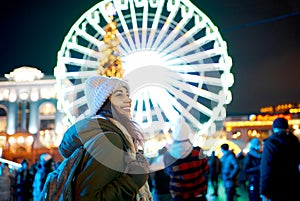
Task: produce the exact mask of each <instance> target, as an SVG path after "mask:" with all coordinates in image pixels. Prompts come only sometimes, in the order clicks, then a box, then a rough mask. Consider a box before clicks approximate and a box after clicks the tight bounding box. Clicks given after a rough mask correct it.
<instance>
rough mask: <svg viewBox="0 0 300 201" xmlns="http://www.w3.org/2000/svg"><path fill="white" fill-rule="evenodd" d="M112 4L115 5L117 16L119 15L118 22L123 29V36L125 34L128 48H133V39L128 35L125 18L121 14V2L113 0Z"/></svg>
mask: <svg viewBox="0 0 300 201" xmlns="http://www.w3.org/2000/svg"><path fill="white" fill-rule="evenodd" d="M114 4H115V5H116V6H115V9H116V11H117V13H118V17H119V20H120V22H121V24H122V27H123V29H124V33H125V36H126V39H127V41H128V43H129V46H130V48H131V49H132V50H135V49H136V48H135V45H134V42H133V39H132V38H131V35H130V32H129V29H128V26H127V23H126V20H125V18H124V16H123V13H122V10H121V7H122V6H121V3H120V2H119V1H116V0H114ZM124 5H125V3H124Z"/></svg>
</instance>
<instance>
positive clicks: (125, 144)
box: [59, 76, 152, 201]
mask: <svg viewBox="0 0 300 201" xmlns="http://www.w3.org/2000/svg"><path fill="white" fill-rule="evenodd" d="M85 84H86V86H85V95H86V98H87V105H88V107H89V111H90V116H89V117H88V118H85V119H83V120H80V121H78V122H76V123H75V124H74V125H72V126H71V127H70V128H69V129H68V130H67V131H66V133H65V135H64V137H63V140H62V142H61V144H60V146H59V150H60V152H61V154H62V155H63V156H64V157H69V156H70V155H71V154H72V153H73V151H74V150H75V149H76V148H78V147H80V146H84V147H85V149H86V151H85V153H84V157H83V159H82V161H81V164H80V166H79V168H78V169H79V170H78V169H77V170H76V171H77V176H76V178H74V182H73V184H74V186H73V189H74V194H73V196H74V200H116V201H121V200H151V199H152V198H151V193H150V192H149V190H148V185H147V183H146V181H147V179H148V173H147V172H148V164H147V161H146V160H145V158H144V157H143V155H142V154H140V153H139V151H138V147H139V148H140V147H141V148H142V145H143V144H142V133H141V131H140V130H139V129H138V127H137V125H136V124H135V123H134V122H133V121H132V120H131V118H130V107H131V99H130V98H129V94H128V93H129V86H128V84H127V83H126V82H125V81H123V80H120V79H117V78H108V77H103V76H93V77H90V78H88V79H87V81H86V83H85Z"/></svg>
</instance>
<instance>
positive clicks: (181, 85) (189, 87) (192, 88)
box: [168, 79, 220, 114]
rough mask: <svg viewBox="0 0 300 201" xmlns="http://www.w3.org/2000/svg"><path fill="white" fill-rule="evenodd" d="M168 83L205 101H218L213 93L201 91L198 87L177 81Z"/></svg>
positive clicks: (218, 97) (217, 97)
mask: <svg viewBox="0 0 300 201" xmlns="http://www.w3.org/2000/svg"><path fill="white" fill-rule="evenodd" d="M168 83H169V84H171V85H172V86H174V87H177V88H179V89H184V90H185V91H187V92H190V93H192V94H196V95H198V96H200V97H203V98H206V99H208V100H211V101H214V102H217V101H218V100H219V99H220V96H219V95H218V94H215V93H213V92H210V91H207V90H204V89H201V88H199V87H195V86H193V85H189V84H187V83H184V82H179V81H177V80H174V79H173V80H170V81H169V82H168ZM180 93H181V92H180ZM185 96H186V95H185ZM186 103H188V102H186ZM207 114H208V113H207Z"/></svg>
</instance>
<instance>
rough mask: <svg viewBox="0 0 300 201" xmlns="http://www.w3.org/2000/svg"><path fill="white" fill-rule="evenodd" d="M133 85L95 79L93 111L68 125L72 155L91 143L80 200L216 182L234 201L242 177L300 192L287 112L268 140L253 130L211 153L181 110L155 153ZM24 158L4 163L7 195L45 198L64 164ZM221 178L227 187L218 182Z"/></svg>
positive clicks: (188, 195)
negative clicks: (238, 148) (241, 146)
mask: <svg viewBox="0 0 300 201" xmlns="http://www.w3.org/2000/svg"><path fill="white" fill-rule="evenodd" d="M129 92H130V89H129V86H128V83H127V82H126V81H123V80H121V79H118V78H112V77H110V78H109V77H104V76H92V77H90V78H88V79H87V81H86V83H85V95H86V97H87V105H88V108H89V111H90V114H89V116H87V117H85V118H83V119H81V120H78V121H77V122H76V123H74V124H73V125H72V126H71V127H70V128H69V129H68V130H67V131H66V132H65V134H64V137H63V139H62V142H61V144H60V146H59V150H60V153H61V154H62V156H63V157H65V158H68V157H70V156H71V155H72V153H74V152H75V150H77V149H79V148H82V147H83V148H84V149H85V151H84V152H83V156H82V159H81V160H80V163H79V165H78V167H73V168H76V175H75V176H74V178H72V189H73V191H72V197H73V198H74V199H72V200H76V201H77V200H112V201H114V200H116V201H122V200H124V201H125V200H126V201H127V200H130V201H133V200H134V201H154V200H155V201H171V200H173V201H184V200H187V201H206V200H207V197H208V186H209V185H211V186H212V196H214V197H218V196H219V194H220V193H222V194H223V193H224V194H225V195H226V199H227V201H234V200H236V198H237V197H238V193H237V187H238V186H239V185H241V183H242V185H245V186H246V187H247V189H248V194H249V200H250V201H267V200H268V201H285V200H299V193H298V192H297V190H298V189H300V187H299V185H300V144H299V140H298V139H297V137H296V136H295V135H293V134H292V133H291V132H290V131H289V125H288V121H287V120H286V119H284V118H278V119H276V120H275V121H274V122H273V134H272V135H271V136H270V137H268V138H267V139H265V140H264V141H263V146H262V142H261V140H260V139H258V138H253V139H251V141H250V150H249V152H248V153H247V154H246V155H239V156H236V155H235V154H234V153H233V151H232V150H231V149H230V147H229V145H228V144H227V143H224V144H222V145H221V146H220V150H221V152H222V157H221V158H218V157H217V156H216V155H215V152H214V151H213V152H212V154H211V155H210V156H207V155H206V154H205V153H204V150H203V149H202V148H201V147H199V146H194V145H193V143H192V142H193V139H192V138H193V136H192V133H191V130H190V127H189V125H188V124H187V123H186V121H185V119H184V118H182V117H181V118H179V119H178V120H177V121H176V123H175V128H174V130H173V131H172V138H173V143H172V144H167V145H166V146H165V147H163V148H162V149H161V150H160V151H159V156H158V157H156V158H154V159H153V158H152V159H148V158H146V157H145V156H144V154H143V132H142V130H141V129H140V128H139V126H138V125H137V124H136V123H135V122H134V121H133V120H132V118H131V116H130V107H131V99H130V98H129ZM241 161H242V162H241ZM21 164H22V167H21V168H19V169H18V170H17V172H15V173H12V172H11V171H9V169H7V168H8V166H7V164H2V168H1V170H2V171H1V172H2V173H1V177H2V179H3V178H4V176H6V177H5V178H6V179H7V180H5V181H4V180H3V181H2V180H1V181H2V182H1V183H0V187H1V188H2V189H1V190H0V200H16V201H27V200H28V201H37V200H40V195H41V192H42V190H43V187H44V183H45V181H46V178H47V175H48V174H49V173H50V172H51V171H53V170H54V169H55V168H56V166H55V162H54V161H53V159H52V157H51V155H49V154H47V153H45V154H42V155H41V156H40V158H39V160H38V161H37V163H35V164H33V165H30V166H29V163H28V162H27V160H26V159H24V160H23V161H22V162H21ZM77 170H78V171H77ZM241 173H242V174H243V175H242V174H241ZM219 178H220V180H222V183H223V186H224V189H225V190H224V192H220V189H219V188H218V185H219V184H220V182H219ZM239 180H240V181H241V182H239ZM4 184H6V185H4ZM4 187H6V188H4ZM8 192H9V193H10V194H9V195H7V194H5V193H8ZM5 196H8V197H5ZM297 198H298V199H297Z"/></svg>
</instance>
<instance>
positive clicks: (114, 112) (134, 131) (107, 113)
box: [96, 99, 144, 147]
mask: <svg viewBox="0 0 300 201" xmlns="http://www.w3.org/2000/svg"><path fill="white" fill-rule="evenodd" d="M96 114H97V115H102V116H104V117H110V118H113V119H115V120H117V121H118V122H120V123H121V124H122V125H123V126H124V127H125V128H126V130H127V131H128V133H129V134H130V135H131V137H132V138H133V141H134V142H135V143H137V144H138V145H140V146H141V147H144V146H143V138H144V135H143V133H142V131H141V129H140V127H139V125H138V124H137V123H136V122H135V121H133V120H132V119H131V118H128V116H127V115H125V114H123V113H121V112H120V110H119V109H118V108H116V107H115V106H114V105H112V104H111V102H110V100H109V99H107V100H106V101H105V102H104V104H103V106H102V107H101V108H100V109H99V110H98V111H97V113H96Z"/></svg>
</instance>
